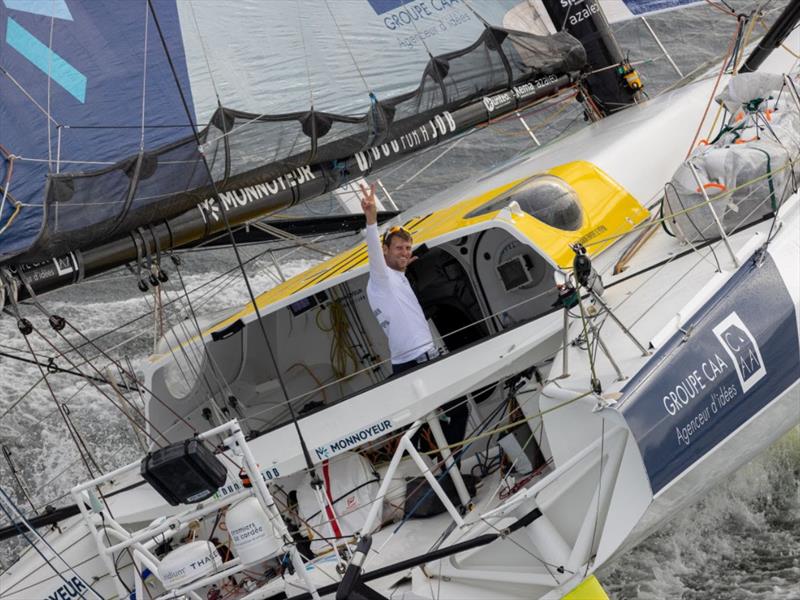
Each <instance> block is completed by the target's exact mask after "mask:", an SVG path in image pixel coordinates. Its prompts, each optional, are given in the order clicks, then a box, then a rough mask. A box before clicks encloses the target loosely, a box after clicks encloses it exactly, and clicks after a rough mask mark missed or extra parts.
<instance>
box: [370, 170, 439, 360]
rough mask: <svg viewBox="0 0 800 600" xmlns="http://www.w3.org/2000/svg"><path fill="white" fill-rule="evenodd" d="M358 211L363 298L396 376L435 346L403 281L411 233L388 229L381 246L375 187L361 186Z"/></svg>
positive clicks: (410, 258) (430, 355)
mask: <svg viewBox="0 0 800 600" xmlns="http://www.w3.org/2000/svg"><path fill="white" fill-rule="evenodd" d="M361 209H362V210H363V211H364V216H366V218H367V252H368V254H369V283H367V299H368V300H369V305H370V307H371V308H372V312H373V313H374V314H375V318H376V319H378V323H380V325H381V327H382V328H383V332H384V333H385V334H386V337H387V338H388V340H389V351H390V352H391V355H392V373H394V374H395V375H396V374H398V373H402V372H403V371H407V370H408V369H411V368H413V367H415V366H416V365H418V364H420V363H423V362H425V361H427V360H429V359H431V358H433V357H434V356H436V355H437V353H436V347H435V346H434V343H433V338H432V336H431V330H430V328H429V327H428V321H427V320H426V319H425V315H424V313H423V312H422V307H421V306H420V305H419V300H417V296H416V295H415V294H414V290H412V289H411V284H410V283H409V282H408V279H407V278H406V267H408V265H410V264H411V263H412V262H413V261H414V260H416V257H414V256H412V255H411V244H412V238H411V234H410V233H409V232H408V231H406V230H405V229H403V228H402V227H392V228H391V229H389V230H388V231H387V232H386V234H385V235H384V236H383V244H381V242H380V240H379V238H378V211H377V208H376V207H375V184H372V186H370V187H369V188H367V187H366V186H365V185H364V184H362V185H361Z"/></svg>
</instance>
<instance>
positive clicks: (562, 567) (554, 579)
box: [481, 517, 574, 585]
mask: <svg viewBox="0 0 800 600" xmlns="http://www.w3.org/2000/svg"><path fill="white" fill-rule="evenodd" d="M481 522H482V523H486V524H487V525H488V526H489V527H491V528H492V529H494V530H495V531H496V532H497V533H498V534H499V535H500V538H501V539H503V540H508V541H509V542H511V543H512V544H514V545H515V546H517V547H518V548H519V549H521V550H522V551H523V552H525V554H527V555H528V556H530V557H531V558H533V559H534V560H537V561H539V562H540V563H542V566H543V567H544V568H545V569H546V570H547V574H548V575H550V577H552V578H553V581H555V582H556V585H558V584H559V581H558V578H557V577H556V576H555V575H553V572H552V571H551V570H550V568H551V567H552V568H553V569H555V570H556V571H558V570H559V569H561V570H563V571H564V572H565V573H569V574H570V575H574V573H573V572H572V571H570V570H569V569H567V568H566V567H564V566H563V565H554V564H553V563H550V562H547V561H546V560H544V559H543V558H542V557H540V556H536V555H535V554H534V553H533V552H531V551H530V550H528V549H527V548H526V547H525V546H523V545H522V544H520V543H519V542H518V541H516V540H515V539H514V538H513V537H512V536H510V535H506V534H505V533H504V532H503V531H502V530H500V529H498V528H497V527H495V526H494V525H493V524H492V523H490V522H489V521H487V520H486V519H485V518H484V517H481Z"/></svg>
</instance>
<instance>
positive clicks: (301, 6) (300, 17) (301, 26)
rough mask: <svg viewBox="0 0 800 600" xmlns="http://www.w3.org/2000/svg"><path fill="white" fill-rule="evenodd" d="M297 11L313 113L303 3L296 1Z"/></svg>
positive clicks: (312, 106)
mask: <svg viewBox="0 0 800 600" xmlns="http://www.w3.org/2000/svg"><path fill="white" fill-rule="evenodd" d="M297 6H298V10H297V24H298V26H299V27H298V28H299V29H300V43H302V44H303V58H304V59H305V62H306V82H307V83H308V103H309V106H310V107H311V111H312V112H313V111H314V87H313V86H312V85H311V69H310V67H309V64H308V49H307V48H306V36H305V32H304V31H303V12H304V11H303V1H302V0H298V3H297Z"/></svg>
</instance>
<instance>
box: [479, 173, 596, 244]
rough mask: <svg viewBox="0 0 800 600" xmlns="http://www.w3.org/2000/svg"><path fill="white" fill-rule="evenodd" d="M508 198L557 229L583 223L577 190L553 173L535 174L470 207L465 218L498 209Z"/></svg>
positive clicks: (572, 227) (574, 226) (567, 229)
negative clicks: (475, 206)
mask: <svg viewBox="0 0 800 600" xmlns="http://www.w3.org/2000/svg"><path fill="white" fill-rule="evenodd" d="M511 202H516V203H517V204H519V206H520V208H521V209H522V210H524V211H525V212H526V213H528V214H529V215H531V216H532V217H535V218H537V219H539V220H540V221H542V222H543V223H546V224H547V225H550V226H551V227H556V228H557V229H562V230H565V231H576V230H578V229H580V228H581V226H582V225H583V211H582V210H581V205H580V202H579V200H578V193H577V192H576V191H575V190H574V189H573V187H572V186H571V185H569V184H568V183H567V182H566V181H564V180H563V179H561V178H560V177H556V176H554V175H537V176H536V177H533V178H531V179H529V180H527V181H525V182H523V183H521V184H520V185H518V186H516V187H514V188H512V189H510V190H509V191H508V192H506V193H505V194H503V195H501V196H500V197H499V198H495V199H494V200H492V201H491V202H489V203H488V204H484V205H483V206H481V207H479V208H477V209H475V210H473V211H472V212H471V213H469V214H468V215H467V218H471V217H479V216H481V215H485V214H487V213H490V212H493V211H496V210H501V209H503V208H505V207H506V206H508V205H509V204H510V203H511Z"/></svg>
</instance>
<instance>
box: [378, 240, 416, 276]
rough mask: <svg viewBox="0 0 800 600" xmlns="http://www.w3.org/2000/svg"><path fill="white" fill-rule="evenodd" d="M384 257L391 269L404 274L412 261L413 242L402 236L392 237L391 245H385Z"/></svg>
mask: <svg viewBox="0 0 800 600" xmlns="http://www.w3.org/2000/svg"><path fill="white" fill-rule="evenodd" d="M383 256H384V258H385V259H386V264H387V265H388V266H389V268H390V269H394V270H395V271H400V272H401V273H404V272H405V270H406V267H407V266H408V263H409V261H410V260H411V242H410V241H406V240H404V239H402V238H401V237H400V236H397V235H395V236H392V238H391V239H390V240H389V245H388V246H387V245H386V244H384V245H383Z"/></svg>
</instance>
